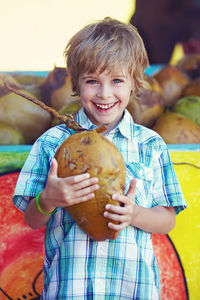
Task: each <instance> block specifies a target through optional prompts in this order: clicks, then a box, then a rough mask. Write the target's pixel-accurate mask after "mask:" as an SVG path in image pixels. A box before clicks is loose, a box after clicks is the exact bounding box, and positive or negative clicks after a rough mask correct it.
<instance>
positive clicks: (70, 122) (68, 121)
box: [4, 81, 86, 131]
mask: <svg viewBox="0 0 200 300" xmlns="http://www.w3.org/2000/svg"><path fill="white" fill-rule="evenodd" d="M4 85H5V87H6V88H7V89H8V90H9V91H11V92H13V93H15V94H17V95H19V96H21V97H23V98H25V99H27V100H29V101H32V102H33V103H35V104H36V105H39V106H40V107H41V108H43V109H44V110H46V111H48V112H49V113H50V114H51V115H52V116H53V117H55V118H57V119H59V120H60V121H62V122H63V123H65V125H66V127H67V128H71V129H73V130H75V131H84V130H86V129H84V128H83V127H81V125H79V124H78V123H77V122H76V121H74V117H73V115H72V114H67V115H65V116H63V115H60V114H59V113H58V112H57V111H56V110H55V109H54V108H52V107H50V106H47V105H46V104H45V103H43V102H42V101H40V100H38V99H37V98H35V97H33V96H31V95H27V94H25V93H23V92H22V91H21V90H20V91H19V90H17V89H15V88H13V87H11V86H10V85H9V83H8V82H5V81H4Z"/></svg>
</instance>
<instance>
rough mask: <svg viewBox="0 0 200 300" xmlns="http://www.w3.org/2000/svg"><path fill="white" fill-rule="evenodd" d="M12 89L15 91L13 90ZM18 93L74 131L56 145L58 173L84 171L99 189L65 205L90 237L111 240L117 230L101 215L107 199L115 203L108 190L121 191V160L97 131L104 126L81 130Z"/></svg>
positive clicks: (122, 166)
mask: <svg viewBox="0 0 200 300" xmlns="http://www.w3.org/2000/svg"><path fill="white" fill-rule="evenodd" d="M7 87H8V88H9V89H12V91H13V92H15V93H19V92H18V91H15V90H13V88H11V87H9V86H7ZM20 95H21V96H24V97H25V98H26V99H28V100H30V101H33V102H34V103H37V104H38V105H40V106H41V107H43V108H44V109H45V110H47V111H49V112H50V113H52V114H53V116H54V117H56V118H58V119H60V120H61V121H62V122H64V123H65V124H66V126H67V127H70V128H72V129H73V130H75V131H76V133H75V134H73V135H71V136H70V137H69V138H67V139H66V140H65V141H64V142H63V143H62V144H61V145H60V147H59V148H58V150H57V151H56V154H55V158H56V159H57V161H58V177H62V178H63V177H68V176H73V175H77V174H81V173H85V172H88V173H89V174H90V176H91V177H94V176H95V177H98V179H99V181H98V184H99V189H98V190H97V191H95V197H94V198H93V199H91V200H88V201H86V202H83V203H79V204H76V205H73V206H68V207H66V210H67V211H68V212H69V214H70V215H71V216H72V217H73V218H74V220H75V221H76V222H77V224H78V225H79V227H80V228H81V229H82V230H83V231H85V232H86V233H87V234H88V235H89V236H90V237H91V238H93V239H95V240H98V241H103V240H105V239H111V240H114V239H116V238H117V237H118V235H119V233H120V232H119V231H115V230H112V229H110V228H109V227H108V222H109V220H108V219H107V218H105V217H104V215H103V213H104V211H105V205H106V204H107V203H111V204H115V205H119V202H117V201H114V200H112V194H114V193H118V194H124V192H125V164H124V161H123V158H122V155H121V153H120V151H119V150H118V148H117V147H116V146H115V145H114V144H113V143H112V142H111V141H110V140H108V139H107V138H106V137H104V136H103V135H102V134H100V132H101V131H103V130H105V128H103V127H101V128H98V129H96V130H91V131H89V130H84V129H83V128H82V127H81V126H80V125H79V124H78V123H77V122H75V121H74V119H73V117H72V115H66V116H60V115H59V114H58V113H57V112H56V111H55V110H54V109H53V108H51V107H48V106H46V105H45V104H44V103H42V102H40V101H39V100H37V99H36V98H34V97H27V95H23V94H22V93H21V92H20Z"/></svg>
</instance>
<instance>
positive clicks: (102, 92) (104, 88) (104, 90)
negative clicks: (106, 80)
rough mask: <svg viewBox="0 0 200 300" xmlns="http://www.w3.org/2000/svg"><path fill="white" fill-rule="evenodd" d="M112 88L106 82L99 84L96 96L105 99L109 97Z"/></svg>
mask: <svg viewBox="0 0 200 300" xmlns="http://www.w3.org/2000/svg"><path fill="white" fill-rule="evenodd" d="M111 95H112V89H111V87H110V86H109V85H108V84H101V85H100V86H99V88H98V91H97V97H99V98H102V99H107V98H109V97H111Z"/></svg>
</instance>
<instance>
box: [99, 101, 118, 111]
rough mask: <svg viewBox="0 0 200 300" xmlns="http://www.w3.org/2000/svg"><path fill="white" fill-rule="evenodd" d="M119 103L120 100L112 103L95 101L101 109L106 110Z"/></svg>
mask: <svg viewBox="0 0 200 300" xmlns="http://www.w3.org/2000/svg"><path fill="white" fill-rule="evenodd" d="M117 103H118V102H115V103H111V104H99V103H94V104H95V106H96V107H97V108H98V109H99V110H103V111H106V110H109V109H111V108H113V107H114V106H115V105H116V104H117Z"/></svg>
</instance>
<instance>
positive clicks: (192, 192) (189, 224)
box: [169, 151, 200, 300]
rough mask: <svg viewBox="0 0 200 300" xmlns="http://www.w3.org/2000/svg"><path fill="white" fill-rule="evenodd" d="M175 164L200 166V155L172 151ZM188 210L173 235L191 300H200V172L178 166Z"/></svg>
mask: <svg viewBox="0 0 200 300" xmlns="http://www.w3.org/2000/svg"><path fill="white" fill-rule="evenodd" d="M170 154H171V157H172V161H173V162H178V163H179V162H189V163H192V164H195V165H198V166H200V152H199V151H197V152H195V151H188V152H177V151H176V152H173V151H171V152H170ZM175 171H176V174H177V176H178V179H179V182H180V184H181V187H182V191H183V194H184V196H185V199H186V202H187V204H188V208H187V209H186V210H184V211H183V212H181V213H180V214H179V215H178V216H177V221H176V226H175V228H174V229H173V230H172V232H171V233H170V234H169V236H170V238H171V239H172V241H173V243H174V245H175V247H176V250H177V252H178V254H179V257H180V260H181V262H182V265H183V269H184V271H185V276H186V281H187V285H188V292H189V299H190V300H199V299H200V169H197V168H195V167H193V166H189V165H175Z"/></svg>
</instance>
